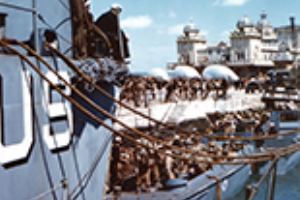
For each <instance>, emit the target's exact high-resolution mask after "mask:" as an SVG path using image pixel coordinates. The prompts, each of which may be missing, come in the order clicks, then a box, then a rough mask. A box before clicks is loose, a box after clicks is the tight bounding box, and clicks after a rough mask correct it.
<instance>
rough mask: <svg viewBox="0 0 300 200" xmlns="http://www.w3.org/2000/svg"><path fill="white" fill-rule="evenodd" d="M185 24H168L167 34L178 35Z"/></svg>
mask: <svg viewBox="0 0 300 200" xmlns="http://www.w3.org/2000/svg"><path fill="white" fill-rule="evenodd" d="M185 25H186V24H183V23H182V24H176V25H174V26H170V27H169V28H168V30H167V33H168V34H169V35H180V34H181V33H182V31H183V27H184V26H185Z"/></svg>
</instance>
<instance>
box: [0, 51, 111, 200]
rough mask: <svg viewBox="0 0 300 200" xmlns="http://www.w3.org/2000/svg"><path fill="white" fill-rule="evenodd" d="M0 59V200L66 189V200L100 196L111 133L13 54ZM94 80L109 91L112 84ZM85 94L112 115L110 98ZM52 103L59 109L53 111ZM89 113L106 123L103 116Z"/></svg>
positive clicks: (51, 195)
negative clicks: (64, 98) (61, 107)
mask: <svg viewBox="0 0 300 200" xmlns="http://www.w3.org/2000/svg"><path fill="white" fill-rule="evenodd" d="M0 60H1V65H0V75H1V98H2V100H1V103H2V105H1V108H2V109H1V111H2V113H1V120H2V123H1V128H2V129H1V139H2V143H1V147H0V162H1V166H0V185H1V187H0V199H1V200H10V199H25V200H26V199H64V198H63V196H64V195H65V194H67V193H68V194H69V195H70V196H71V198H72V199H88V200H90V199H91V200H92V199H101V198H102V196H103V194H104V189H105V180H106V177H107V172H108V165H109V156H110V149H111V143H112V134H111V133H110V132H109V131H107V130H106V129H104V128H103V127H102V126H99V125H98V124H97V123H95V122H93V121H90V120H89V119H88V117H86V116H85V115H83V114H82V113H81V112H80V111H78V110H77V109H76V108H74V107H72V106H71V105H70V104H69V103H68V102H66V101H65V100H63V99H61V98H60V96H59V95H58V94H57V93H55V92H54V91H53V90H51V88H49V87H47V85H45V83H44V82H43V81H42V80H41V79H40V77H38V76H37V75H36V74H35V73H34V72H33V71H31V70H30V68H29V67H28V66H27V65H26V64H25V63H23V62H21V61H20V59H19V58H18V57H16V56H0ZM32 61H33V62H35V60H34V59H33V58H32ZM48 61H49V63H51V64H53V66H55V63H54V61H53V60H51V59H50V58H49V60H48ZM56 66H57V67H58V68H57V71H59V72H60V73H62V74H64V73H65V72H66V71H67V70H66V66H64V65H63V63H62V62H60V61H59V60H58V61H57V65H56ZM40 67H41V69H42V70H43V71H44V73H45V74H47V73H48V72H47V70H46V69H44V66H42V65H40ZM65 74H66V73H65ZM69 74H70V73H69ZM49 77H51V76H49ZM69 78H70V77H69ZM53 81H54V82H55V80H53ZM99 84H100V86H101V87H102V88H104V89H105V90H106V91H108V92H109V93H110V94H112V95H114V88H113V85H112V84H109V83H99ZM78 87H79V88H80V87H81V86H80V85H79V86H78ZM48 90H49V92H48ZM45 91H46V92H45ZM65 91H66V93H68V92H69V93H70V91H67V90H65ZM70 95H71V96H72V97H73V98H75V99H77V101H79V102H80V103H82V104H83V105H84V106H85V107H86V108H87V109H89V110H91V108H89V107H88V106H87V105H85V104H84V102H83V101H82V100H80V99H78V97H77V96H76V95H73V94H71V93H70ZM86 95H88V96H89V97H91V98H92V99H93V100H94V101H95V102H96V103H97V104H98V105H99V106H100V107H102V108H104V109H105V110H107V111H108V112H110V113H113V111H114V103H113V102H112V101H110V100H109V99H107V98H104V97H103V96H102V95H100V94H99V93H96V92H91V93H89V92H86ZM49 96H50V97H49ZM49 99H50V100H49ZM47 101H48V102H47ZM56 104H58V105H59V104H60V105H61V106H63V108H64V109H63V111H61V110H59V109H55V106H56ZM51 106H53V107H51ZM58 107H59V106H58ZM93 112H94V113H95V111H93ZM95 114H96V115H97V116H98V117H100V118H101V119H102V120H103V121H105V122H106V123H107V124H109V125H111V121H110V120H109V119H106V118H105V117H104V116H102V115H100V114H98V113H95ZM55 115H56V116H55ZM62 183H65V184H62ZM63 186H66V187H65V188H64V187H63Z"/></svg>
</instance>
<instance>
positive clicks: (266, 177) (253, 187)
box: [246, 157, 280, 200]
mask: <svg viewBox="0 0 300 200" xmlns="http://www.w3.org/2000/svg"><path fill="white" fill-rule="evenodd" d="M279 159H280V157H276V158H274V159H273V160H272V162H271V164H270V166H269V167H268V169H267V170H266V172H265V173H264V174H263V175H262V176H261V177H260V179H259V180H258V182H257V183H255V184H249V185H248V186H247V187H246V200H255V199H258V195H259V192H260V191H261V190H264V189H265V188H264V186H263V184H264V183H266V184H267V185H266V187H267V193H266V196H265V198H264V199H266V200H274V198H275V192H276V191H275V188H276V173H277V163H278V160H279ZM264 191H266V190H264ZM259 199H261V197H259Z"/></svg>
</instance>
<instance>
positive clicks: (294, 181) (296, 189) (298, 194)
mask: <svg viewBox="0 0 300 200" xmlns="http://www.w3.org/2000/svg"><path fill="white" fill-rule="evenodd" d="M251 181H254V182H255V180H253V179H252V180H251ZM266 196H267V182H266V181H265V182H264V183H263V185H262V187H261V188H260V191H259V192H258V194H257V196H256V198H255V200H265V199H266ZM243 199H246V198H245V191H241V192H240V193H239V194H238V195H237V196H236V198H235V199H234V200H243ZM299 199H300V165H298V166H297V167H295V168H294V169H292V170H291V171H289V172H288V173H287V174H286V175H278V176H277V181H276V193H275V200H299Z"/></svg>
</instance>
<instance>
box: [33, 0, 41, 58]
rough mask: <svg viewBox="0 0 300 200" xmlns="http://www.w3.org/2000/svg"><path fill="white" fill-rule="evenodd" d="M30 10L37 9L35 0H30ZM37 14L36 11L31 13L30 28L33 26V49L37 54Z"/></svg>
mask: <svg viewBox="0 0 300 200" xmlns="http://www.w3.org/2000/svg"><path fill="white" fill-rule="evenodd" d="M32 10H35V11H36V10H37V3H36V0H32ZM37 23H38V16H37V12H33V13H32V28H33V34H34V47H35V51H36V52H37V53H38V54H39V53H40V47H39V36H38V28H37V26H38V25H37Z"/></svg>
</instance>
